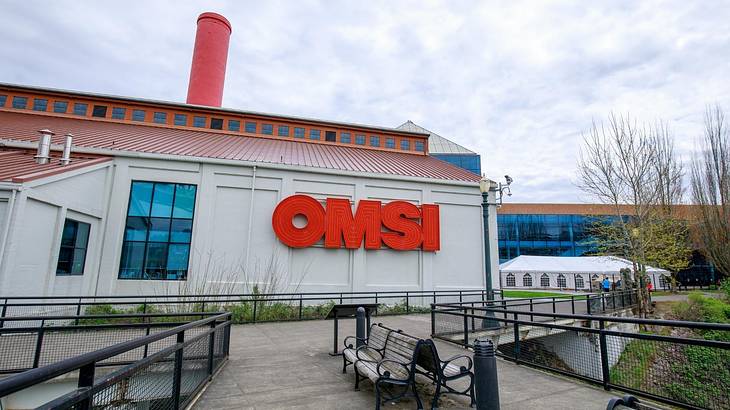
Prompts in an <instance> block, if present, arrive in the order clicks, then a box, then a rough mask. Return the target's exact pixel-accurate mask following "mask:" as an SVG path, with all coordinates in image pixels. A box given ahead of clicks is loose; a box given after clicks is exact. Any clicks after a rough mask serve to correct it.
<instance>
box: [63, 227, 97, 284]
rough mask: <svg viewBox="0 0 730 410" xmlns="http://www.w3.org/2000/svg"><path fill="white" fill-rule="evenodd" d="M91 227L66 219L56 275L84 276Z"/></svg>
mask: <svg viewBox="0 0 730 410" xmlns="http://www.w3.org/2000/svg"><path fill="white" fill-rule="evenodd" d="M90 228H91V225H89V224H87V223H84V222H79V221H74V220H73V219H66V222H65V223H64V224H63V234H62V235H61V249H59V251H58V263H57V264H56V275H83V274H84V263H85V262H86V248H87V247H88V245H89V230H90Z"/></svg>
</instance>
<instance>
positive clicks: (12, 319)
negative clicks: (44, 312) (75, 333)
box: [2, 305, 221, 322]
mask: <svg viewBox="0 0 730 410" xmlns="http://www.w3.org/2000/svg"><path fill="white" fill-rule="evenodd" d="M13 306H14V305H13ZM33 306H39V305H33ZM220 313H221V312H178V313H118V314H108V315H57V316H8V317H4V318H3V319H2V320H3V321H4V322H22V321H28V322H31V321H33V322H37V321H39V320H40V321H49V320H70V319H79V320H93V319H131V318H143V319H144V318H153V317H180V316H212V315H218V314H220Z"/></svg>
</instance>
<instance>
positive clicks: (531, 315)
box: [530, 298, 535, 322]
mask: <svg viewBox="0 0 730 410" xmlns="http://www.w3.org/2000/svg"><path fill="white" fill-rule="evenodd" d="M534 321H535V316H534V315H533V314H532V298H530V322H534Z"/></svg>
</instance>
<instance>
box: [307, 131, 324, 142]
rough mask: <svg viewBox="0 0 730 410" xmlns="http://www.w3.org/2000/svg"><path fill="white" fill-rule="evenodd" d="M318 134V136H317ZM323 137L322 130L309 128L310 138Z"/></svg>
mask: <svg viewBox="0 0 730 410" xmlns="http://www.w3.org/2000/svg"><path fill="white" fill-rule="evenodd" d="M315 136H316V137H315ZM321 138H322V130H315V129H310V130H309V139H310V140H312V141H319V140H320V139H321Z"/></svg>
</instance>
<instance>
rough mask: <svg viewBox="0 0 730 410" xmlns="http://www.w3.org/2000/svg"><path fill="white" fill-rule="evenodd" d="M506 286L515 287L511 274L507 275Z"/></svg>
mask: <svg viewBox="0 0 730 410" xmlns="http://www.w3.org/2000/svg"><path fill="white" fill-rule="evenodd" d="M507 286H516V285H515V275H514V274H512V273H508V274H507Z"/></svg>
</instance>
